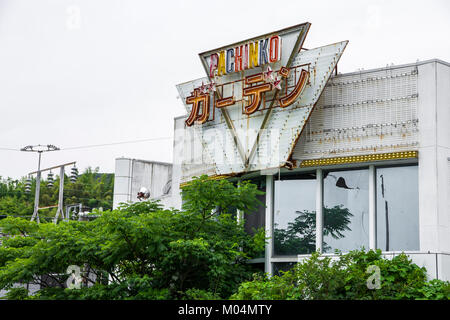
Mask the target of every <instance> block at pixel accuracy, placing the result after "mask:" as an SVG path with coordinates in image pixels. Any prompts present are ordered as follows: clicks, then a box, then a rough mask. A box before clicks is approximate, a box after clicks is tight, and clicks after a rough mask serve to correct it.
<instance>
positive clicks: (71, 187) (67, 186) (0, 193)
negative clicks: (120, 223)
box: [0, 168, 114, 221]
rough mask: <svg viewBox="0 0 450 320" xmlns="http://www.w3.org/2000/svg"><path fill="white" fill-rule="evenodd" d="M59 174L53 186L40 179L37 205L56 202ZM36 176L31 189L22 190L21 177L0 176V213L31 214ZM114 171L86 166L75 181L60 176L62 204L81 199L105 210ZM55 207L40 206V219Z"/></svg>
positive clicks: (110, 198) (52, 213)
mask: <svg viewBox="0 0 450 320" xmlns="http://www.w3.org/2000/svg"><path fill="white" fill-rule="evenodd" d="M59 183H60V179H59V177H57V178H56V180H55V183H54V185H53V187H50V185H49V184H48V180H46V179H44V177H43V178H42V179H41V188H40V197H39V206H40V207H45V206H51V205H56V204H57V203H58V193H59ZM35 188H36V179H35V178H33V179H32V185H31V192H30V193H29V194H26V193H25V191H24V190H25V178H22V179H20V180H13V179H11V178H8V179H2V178H1V177H0V215H8V216H24V217H31V215H32V214H33V208H34V191H35ZM113 188H114V175H113V174H107V173H99V168H95V169H94V170H92V169H91V168H87V169H86V170H85V171H84V172H83V173H82V174H80V176H79V177H78V179H77V181H76V182H71V181H70V179H69V177H67V176H65V178H64V204H75V203H81V204H82V205H83V206H85V207H89V208H98V207H102V208H103V209H105V210H110V209H112V203H113ZM55 213H56V208H52V209H44V210H40V212H39V216H40V217H41V218H42V219H41V220H48V221H51V218H52V217H54V216H55Z"/></svg>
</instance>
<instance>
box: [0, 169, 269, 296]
mask: <svg viewBox="0 0 450 320" xmlns="http://www.w3.org/2000/svg"><path fill="white" fill-rule="evenodd" d="M182 193H183V199H184V205H183V208H182V210H180V211H179V210H164V209H163V208H162V207H161V206H160V205H159V204H158V203H157V202H152V201H145V202H138V203H135V204H131V205H127V204H124V205H122V206H121V207H120V208H119V209H117V210H112V211H105V212H103V213H102V214H101V215H100V217H99V218H97V219H95V220H93V221H90V222H81V221H68V222H61V223H59V224H58V225H54V224H50V223H47V224H43V223H41V224H36V223H34V222H30V221H26V220H23V219H19V218H11V217H9V218H6V219H3V220H1V221H0V227H2V228H3V232H4V233H6V234H8V235H9V236H8V238H6V239H4V241H3V244H2V246H1V247H0V288H6V289H7V288H10V287H11V286H12V285H13V284H14V283H28V282H34V283H38V284H41V285H43V286H44V287H45V286H46V285H48V283H44V282H46V281H47V282H48V281H49V279H50V280H51V281H53V282H54V283H56V287H52V288H44V289H42V290H40V291H39V292H38V293H37V294H36V296H35V297H28V298H37V299H184V298H199V299H200V298H208V299H211V298H227V297H229V296H230V295H231V294H232V293H234V292H235V291H236V290H237V288H238V286H239V284H240V283H241V282H242V281H246V280H250V279H251V276H252V274H253V273H254V272H255V270H253V269H252V267H251V265H249V264H248V263H246V261H247V259H249V258H252V257H254V255H255V254H256V253H257V252H258V251H260V250H261V248H262V247H263V246H264V233H263V230H260V232H257V233H256V234H255V235H254V236H250V235H248V234H247V233H246V232H245V231H244V227H243V223H237V222H236V220H235V218H234V217H233V214H234V209H232V208H237V209H239V210H242V211H243V212H251V211H253V210H254V208H255V206H256V205H257V200H256V195H257V194H259V193H260V191H258V190H257V188H256V186H255V185H252V184H250V183H248V182H244V183H242V184H241V186H240V187H239V188H237V187H235V186H233V184H232V183H230V182H229V181H227V180H211V179H208V178H207V177H206V176H202V177H200V178H198V179H195V180H194V181H192V182H191V183H190V184H188V185H187V186H185V187H184V188H183V190H182ZM69 265H78V266H82V267H83V269H84V270H85V271H90V272H91V273H92V274H95V275H96V276H97V279H96V280H94V279H87V278H86V279H85V280H86V281H87V282H88V283H89V284H90V286H89V287H88V286H83V287H82V288H81V289H80V290H75V289H73V290H70V289H67V288H64V286H65V282H66V280H67V278H68V275H66V274H65V273H66V269H67V267H68V266H69ZM105 278H106V279H108V278H109V279H110V281H109V283H105V281H104V279H105ZM15 296H23V294H22V292H21V293H20V294H16V295H15Z"/></svg>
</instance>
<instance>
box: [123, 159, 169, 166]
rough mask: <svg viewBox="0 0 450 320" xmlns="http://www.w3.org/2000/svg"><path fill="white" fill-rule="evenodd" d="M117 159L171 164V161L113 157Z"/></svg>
mask: <svg viewBox="0 0 450 320" xmlns="http://www.w3.org/2000/svg"><path fill="white" fill-rule="evenodd" d="M115 160H116V161H117V160H132V161H139V162H144V163H151V164H161V165H165V166H173V163H171V162H162V161H152V160H143V159H135V158H125V157H119V158H116V159H115Z"/></svg>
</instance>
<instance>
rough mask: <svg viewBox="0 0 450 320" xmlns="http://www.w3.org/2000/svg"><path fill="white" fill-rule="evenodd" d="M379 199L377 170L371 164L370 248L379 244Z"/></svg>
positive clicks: (373, 248)
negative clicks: (377, 193) (377, 198)
mask: <svg viewBox="0 0 450 320" xmlns="http://www.w3.org/2000/svg"><path fill="white" fill-rule="evenodd" d="M376 213H377V200H376V170H375V166H374V165H370V166H369V249H372V250H375V249H376V246H377V219H376Z"/></svg>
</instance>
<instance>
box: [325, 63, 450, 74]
mask: <svg viewBox="0 0 450 320" xmlns="http://www.w3.org/2000/svg"><path fill="white" fill-rule="evenodd" d="M428 63H440V64H442V65H445V66H447V67H450V63H449V62H446V61H444V60H441V59H437V58H434V59H429V60H423V61H418V62H413V63H405V64H398V65H393V66H388V67H381V68H373V69H367V70H361V71H352V72H346V73H339V74H338V75H337V76H332V77H331V79H333V78H338V77H344V76H351V75H356V74H363V73H371V72H377V71H383V70H392V69H401V68H407V67H413V66H420V65H424V64H428Z"/></svg>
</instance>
